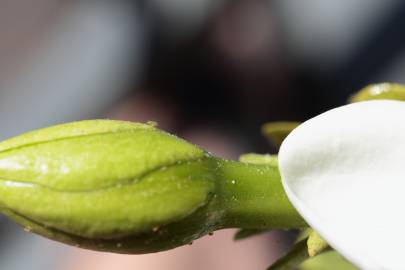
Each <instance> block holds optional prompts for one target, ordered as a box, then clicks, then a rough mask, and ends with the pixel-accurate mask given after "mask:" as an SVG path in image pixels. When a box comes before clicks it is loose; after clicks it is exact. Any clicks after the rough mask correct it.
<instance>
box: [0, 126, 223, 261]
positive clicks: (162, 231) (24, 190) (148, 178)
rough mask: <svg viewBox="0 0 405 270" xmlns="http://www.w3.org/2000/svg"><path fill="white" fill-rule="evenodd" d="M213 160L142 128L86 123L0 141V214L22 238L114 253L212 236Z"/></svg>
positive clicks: (215, 216) (187, 145)
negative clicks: (28, 233) (29, 235)
mask: <svg viewBox="0 0 405 270" xmlns="http://www.w3.org/2000/svg"><path fill="white" fill-rule="evenodd" d="M214 163H215V160H214V159H213V158H212V157H211V156H210V155H208V154H207V153H206V152H205V151H204V150H202V149H200V148H198V147H196V146H195V145H192V144H190V143H188V142H186V141H184V140H181V139H179V138H177V137H175V136H172V135H170V134H167V133H165V132H162V131H160V130H158V129H156V128H154V127H153V126H151V125H146V124H137V123H130V122H123V121H109V120H90V121H81V122H74V123H69V124H63V125H58V126H54V127H50V128H45V129H41V130H38V131H34V132H31V133H27V134H24V135H21V136H18V137H15V138H12V139H9V140H7V141H4V142H2V143H0V206H1V208H2V212H3V213H5V214H6V215H8V216H9V217H11V218H12V219H14V220H15V221H16V222H18V223H20V224H21V225H22V226H24V227H25V228H26V229H27V230H32V231H34V232H36V233H39V234H41V235H43V236H46V237H49V238H52V239H55V240H58V241H62V242H65V243H69V244H73V245H80V246H82V247H86V248H91V249H96V250H109V251H115V252H123V253H145V252H153V251H159V250H164V249H169V248H173V247H176V246H179V245H183V244H185V243H188V242H190V241H192V240H193V239H195V238H198V237H199V236H201V235H204V234H206V233H207V232H209V231H211V230H213V227H215V225H216V224H217V223H218V220H219V218H220V215H221V213H220V212H218V211H217V210H215V209H216V208H215V207H213V205H214V204H215V203H214V202H215V200H214V199H213V198H214V196H213V190H214V187H215V181H214V179H215V176H214V175H213V173H212V171H213V170H212V167H213V164H214Z"/></svg>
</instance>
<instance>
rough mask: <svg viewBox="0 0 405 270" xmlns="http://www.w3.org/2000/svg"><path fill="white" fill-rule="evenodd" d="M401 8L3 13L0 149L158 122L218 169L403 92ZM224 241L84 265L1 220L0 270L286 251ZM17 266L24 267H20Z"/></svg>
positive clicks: (250, 1) (42, 4)
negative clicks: (335, 114)
mask: <svg viewBox="0 0 405 270" xmlns="http://www.w3.org/2000/svg"><path fill="white" fill-rule="evenodd" d="M403 29H405V2H404V1H400V0H386V1H380V0H357V1H350V0H340V1H337V0H334V1H320V0H300V1H293V0H267V1H264V0H230V1H226V0H194V1H190V0H170V1H168V0H139V1H135V0H132V1H126V0H116V1H103V0H97V1H91V0H88V1H86V0H83V1H80V0H72V1H62V0H36V1H29V0H0V136H1V139H6V138H8V137H11V136H14V135H17V134H19V133H22V132H26V131H29V130H32V129H37V128H41V127H44V126H48V125H52V124H56V123H61V122H67V121H73V120H81V119H89V118H113V119H125V120H131V121H143V122H145V121H149V120H152V121H156V122H158V124H159V126H160V127H161V128H162V129H164V130H167V131H169V132H172V133H174V134H177V135H179V136H181V137H184V138H186V139H188V140H190V141H192V142H194V143H197V144H199V145H201V146H203V147H205V148H206V149H207V150H209V151H211V152H213V153H214V154H217V155H219V156H222V157H225V158H230V159H237V158H238V155H240V154H241V153H244V152H259V153H266V152H274V151H275V149H272V148H271V147H270V146H269V145H268V144H267V142H266V141H265V140H264V139H263V138H262V136H261V134H260V126H261V124H263V123H265V122H267V121H274V120H295V121H303V120H305V119H308V118H310V117H312V116H314V115H316V114H319V113H321V112H323V111H325V110H327V109H330V108H333V107H336V106H339V105H343V104H344V103H345V102H346V100H347V98H348V96H349V95H350V94H351V93H353V92H354V91H357V90H359V89H360V88H362V87H363V86H365V85H366V84H369V83H374V82H382V81H392V82H399V83H405V76H404V75H403V74H404V72H405V35H404V34H403V33H402V32H403V31H404V30H403ZM232 233H233V232H232V231H224V232H220V233H218V234H216V235H215V236H213V237H211V238H210V239H203V240H200V241H196V243H195V245H193V246H192V247H184V248H180V249H176V250H175V251H171V252H166V253H159V254H157V255H143V256H122V255H121V256H120V255H111V254H104V253H95V252H88V251H81V250H79V249H75V248H70V247H66V246H64V245H61V244H58V243H55V242H51V241H48V240H44V239H42V238H40V237H37V236H33V235H31V234H28V233H25V232H23V231H22V230H21V229H20V228H19V227H17V226H15V225H13V224H12V223H11V222H9V221H7V220H6V219H5V218H1V220H0V268H1V269H27V267H28V268H29V269H34V270H35V269H38V270H39V269H41V270H47V269H93V268H95V269H176V270H178V269H190V268H193V269H207V268H210V269H226V268H232V269H261V268H264V267H265V266H266V265H267V264H268V263H270V262H271V261H273V260H274V259H275V258H276V257H277V256H278V255H279V254H280V252H282V250H283V248H285V245H286V244H287V242H288V240H285V237H284V236H283V235H282V234H280V233H278V234H277V233H276V234H274V233H273V234H268V235H265V236H263V237H260V238H259V237H258V238H252V239H251V240H246V241H243V242H240V243H237V244H233V243H232V240H231V236H232ZM21 258H24V259H21Z"/></svg>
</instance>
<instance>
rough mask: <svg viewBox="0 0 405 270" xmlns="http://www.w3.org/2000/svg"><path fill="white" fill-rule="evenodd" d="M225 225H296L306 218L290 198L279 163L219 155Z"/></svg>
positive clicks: (286, 227)
mask: <svg viewBox="0 0 405 270" xmlns="http://www.w3.org/2000/svg"><path fill="white" fill-rule="evenodd" d="M218 170H219V173H220V174H221V176H222V179H223V180H222V181H220V182H219V190H220V192H219V199H220V203H221V204H222V209H225V211H226V215H225V224H224V227H226V228H235V227H236V228H252V229H293V228H303V227H306V226H307V225H306V223H305V221H304V220H303V219H302V218H301V216H300V215H299V214H298V213H297V211H296V210H295V208H294V207H293V206H292V205H291V203H290V201H289V200H288V198H287V196H286V194H285V192H284V189H283V187H282V184H281V177H280V174H279V171H278V168H277V166H274V165H267V164H263V165H262V164H248V163H241V162H236V161H228V160H220V159H218Z"/></svg>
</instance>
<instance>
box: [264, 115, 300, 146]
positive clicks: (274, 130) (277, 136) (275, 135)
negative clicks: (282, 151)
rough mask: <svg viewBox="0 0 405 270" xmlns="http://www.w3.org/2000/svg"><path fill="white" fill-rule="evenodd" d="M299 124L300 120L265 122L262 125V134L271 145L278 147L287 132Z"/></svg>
mask: <svg viewBox="0 0 405 270" xmlns="http://www.w3.org/2000/svg"><path fill="white" fill-rule="evenodd" d="M300 124H301V123H300V122H291V121H290V122H288V121H282V122H270V123H266V124H264V125H263V126H262V134H263V135H264V136H265V137H266V138H267V140H268V141H269V142H270V143H271V144H272V145H274V146H275V147H277V148H279V147H280V145H281V143H282V142H283V141H284V139H285V138H286V137H287V136H288V134H290V132H291V131H293V130H294V129H295V128H296V127H298V126H299V125H300Z"/></svg>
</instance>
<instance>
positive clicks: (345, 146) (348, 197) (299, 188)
mask: <svg viewBox="0 0 405 270" xmlns="http://www.w3.org/2000/svg"><path fill="white" fill-rule="evenodd" d="M279 166H280V171H281V176H282V180H283V185H284V188H285V190H286V192H287V195H288V197H289V198H290V200H291V202H292V203H293V205H294V206H295V207H296V208H297V210H298V211H299V213H300V214H301V215H302V216H303V217H304V218H305V220H306V221H307V222H308V223H309V224H310V225H311V226H312V227H313V228H314V229H315V230H317V231H318V232H319V233H320V234H321V235H322V236H323V237H324V238H325V239H326V241H328V242H329V244H330V245H331V246H332V247H334V248H335V249H336V250H338V251H339V252H340V253H341V254H343V255H344V256H345V257H346V258H347V259H349V260H350V261H352V262H353V263H354V264H356V265H357V266H359V267H360V268H362V269H373V270H374V269H405V248H404V247H405V233H404V232H403V230H404V229H405V102H399V101H388V100H380V101H368V102H360V103H354V104H351V105H347V106H343V107H339V108H336V109H333V110H331V111H328V112H326V113H323V114H321V115H319V116H317V117H315V118H313V119H311V120H309V121H307V122H305V123H303V124H302V125H301V126H299V127H298V128H297V129H295V130H294V131H293V132H292V133H291V134H290V135H289V136H288V137H287V138H286V140H285V141H284V142H283V144H282V146H281V148H280V153H279Z"/></svg>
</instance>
